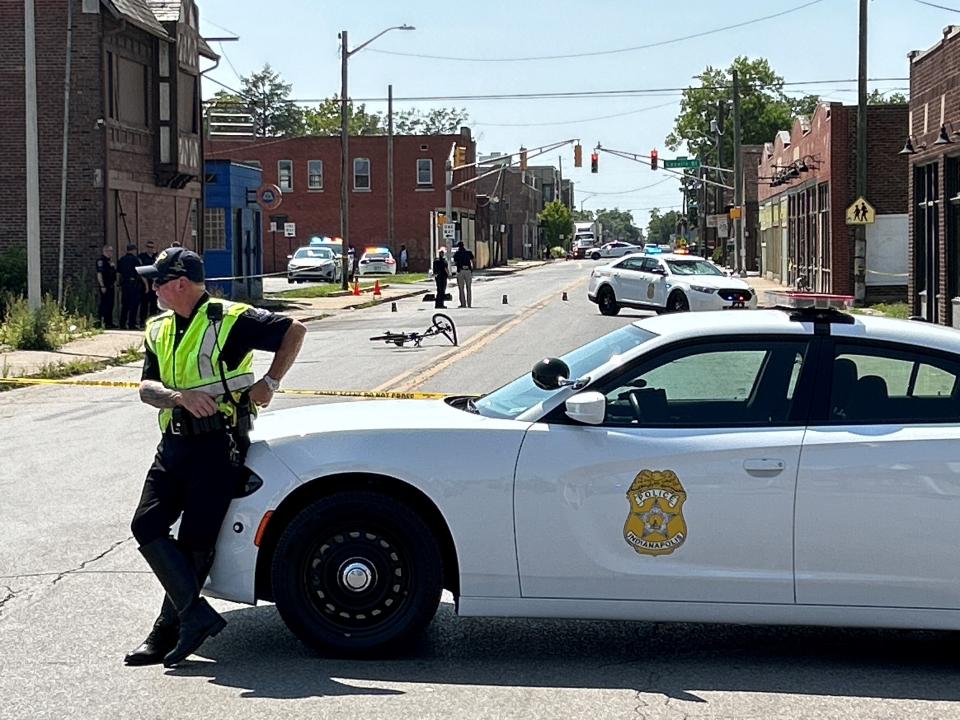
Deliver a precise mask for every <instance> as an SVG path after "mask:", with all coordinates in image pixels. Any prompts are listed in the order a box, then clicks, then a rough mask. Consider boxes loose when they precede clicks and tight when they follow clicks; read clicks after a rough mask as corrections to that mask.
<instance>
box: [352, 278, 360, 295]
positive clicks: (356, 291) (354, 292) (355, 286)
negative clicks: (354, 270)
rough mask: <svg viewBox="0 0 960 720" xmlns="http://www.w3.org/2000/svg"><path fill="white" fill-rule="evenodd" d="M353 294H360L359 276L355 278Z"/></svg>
mask: <svg viewBox="0 0 960 720" xmlns="http://www.w3.org/2000/svg"><path fill="white" fill-rule="evenodd" d="M353 294H354V295H359V294H360V280H359V278H357V279H354V281H353Z"/></svg>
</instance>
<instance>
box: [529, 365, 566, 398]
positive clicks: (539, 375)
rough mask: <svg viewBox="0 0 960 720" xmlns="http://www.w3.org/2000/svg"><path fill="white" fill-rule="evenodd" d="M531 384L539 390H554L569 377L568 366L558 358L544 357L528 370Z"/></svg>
mask: <svg viewBox="0 0 960 720" xmlns="http://www.w3.org/2000/svg"><path fill="white" fill-rule="evenodd" d="M530 376H531V377H532V378H533V384H534V385H536V386H537V387H538V388H540V389H541V390H556V389H557V388H559V387H562V386H563V385H564V381H565V380H566V379H567V378H569V377H570V367H569V366H568V365H567V364H566V363H565V362H564V361H563V360H561V359H560V358H552V357H548V358H544V359H543V360H541V361H540V362H538V363H537V364H536V365H534V366H533V370H532V371H531V372H530Z"/></svg>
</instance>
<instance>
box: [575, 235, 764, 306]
mask: <svg viewBox="0 0 960 720" xmlns="http://www.w3.org/2000/svg"><path fill="white" fill-rule="evenodd" d="M587 297H588V298H589V299H590V301H591V302H595V303H597V305H599V307H600V312H601V313H603V314H604V315H616V314H617V313H619V312H620V308H622V307H632V308H639V309H641V310H656V311H657V312H686V311H688V310H722V309H727V308H755V307H756V306H757V295H756V292H754V290H753V288H751V287H750V285H749V284H747V283H746V282H745V281H743V280H741V279H740V278H735V277H729V276H727V275H726V274H724V272H723V271H722V270H720V268H718V267H717V266H716V265H714V264H713V263H711V262H710V261H709V260H707V259H705V258H702V257H698V256H696V255H687V254H683V253H663V254H660V253H659V249H658V250H657V251H656V252H646V253H645V254H643V255H627V256H626V257H625V258H623V259H622V260H618V261H617V262H613V263H610V264H608V265H602V266H600V267H596V268H594V269H593V271H592V272H591V273H590V283H589V285H588V286H587Z"/></svg>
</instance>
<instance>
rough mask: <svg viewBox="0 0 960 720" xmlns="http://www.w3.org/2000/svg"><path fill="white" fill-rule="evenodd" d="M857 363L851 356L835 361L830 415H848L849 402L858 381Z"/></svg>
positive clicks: (836, 416)
mask: <svg viewBox="0 0 960 720" xmlns="http://www.w3.org/2000/svg"><path fill="white" fill-rule="evenodd" d="M857 375H858V373H857V364H856V363H855V362H854V361H853V360H851V359H849V358H837V359H836V360H834V361H833V385H832V386H831V388H830V417H831V418H832V419H838V418H846V417H847V402H848V400H849V399H850V394H851V393H852V392H853V386H854V385H855V384H856V383H857Z"/></svg>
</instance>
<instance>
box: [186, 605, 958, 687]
mask: <svg viewBox="0 0 960 720" xmlns="http://www.w3.org/2000/svg"><path fill="white" fill-rule="evenodd" d="M224 616H225V617H226V618H227V620H228V621H229V625H228V626H227V629H226V630H225V631H224V632H223V633H222V634H221V635H220V636H218V637H217V638H215V639H213V640H210V641H208V642H207V643H206V644H205V645H204V646H203V647H202V648H201V650H200V653H199V657H201V658H205V659H207V660H208V662H200V661H188V662H186V663H184V664H183V665H182V666H181V667H179V668H176V669H173V670H169V671H167V672H168V673H169V674H170V675H174V676H177V675H183V676H190V677H207V678H210V681H211V682H213V683H215V684H217V685H223V686H226V687H233V688H240V689H242V690H244V692H243V693H242V696H244V697H256V698H307V697H323V696H345V695H390V694H403V693H404V691H403V690H401V689H390V688H384V687H370V686H369V685H383V684H388V685H389V684H391V683H418V684H419V683H423V684H430V685H466V686H485V685H492V686H505V687H558V688H595V689H628V690H633V691H637V692H645V693H658V694H662V695H665V696H668V697H670V698H673V699H677V700H684V701H688V702H706V700H705V699H704V698H703V697H702V696H701V695H699V694H698V693H705V692H714V691H729V692H746V693H783V694H801V695H819V696H838V697H864V698H884V699H913V700H930V701H937V700H939V701H943V700H947V701H957V700H960V685H958V684H957V683H956V671H957V668H956V660H955V653H954V652H952V651H951V648H952V645H953V640H954V637H955V636H954V635H953V634H951V633H945V632H926V631H896V630H862V629H844V628H811V627H779V626H777V627H772V626H771V627H764V626H734V625H703V624H653V623H639V622H611V621H575V620H567V621H565V620H528V619H502V618H457V617H456V616H455V615H454V612H453V607H452V606H450V605H447V604H444V605H442V606H441V608H440V610H439V612H438V613H437V617H436V618H435V619H434V621H433V623H432V624H431V625H430V627H429V628H428V629H427V631H426V633H425V634H424V635H423V636H422V638H421V639H420V640H418V641H416V642H414V643H413V644H412V645H411V647H410V649H409V652H408V653H406V654H404V655H401V656H398V657H393V658H389V659H382V658H378V659H370V660H364V661H357V660H337V659H328V658H323V657H320V656H318V655H316V654H315V653H313V652H311V651H310V650H309V649H307V648H306V647H305V646H303V645H302V644H301V643H300V642H299V641H298V640H297V639H296V638H295V637H294V636H293V635H292V634H291V633H290V632H289V631H288V630H287V628H286V626H285V625H284V624H283V622H282V620H281V619H280V617H279V615H278V614H277V613H276V611H275V609H274V608H273V607H272V606H264V607H259V608H249V609H242V610H235V611H232V612H228V613H225V615H224ZM209 661H212V662H209Z"/></svg>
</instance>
